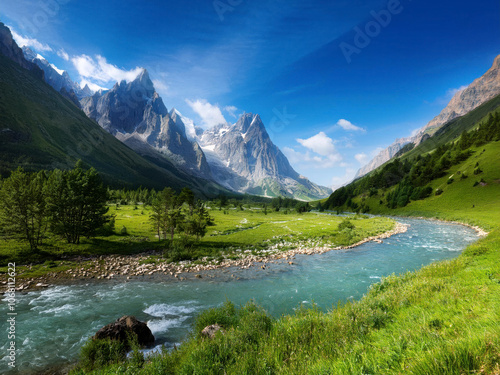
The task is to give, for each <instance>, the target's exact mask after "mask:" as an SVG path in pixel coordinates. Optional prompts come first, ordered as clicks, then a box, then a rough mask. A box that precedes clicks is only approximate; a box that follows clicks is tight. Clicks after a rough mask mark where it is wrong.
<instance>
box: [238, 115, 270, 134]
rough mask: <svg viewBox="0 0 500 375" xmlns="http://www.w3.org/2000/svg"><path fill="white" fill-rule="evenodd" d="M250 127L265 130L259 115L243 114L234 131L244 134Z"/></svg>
mask: <svg viewBox="0 0 500 375" xmlns="http://www.w3.org/2000/svg"><path fill="white" fill-rule="evenodd" d="M251 126H258V127H259V128H263V129H264V130H265V127H264V124H263V122H262V120H261V118H260V116H259V115H257V114H256V115H254V114H253V113H245V114H243V115H241V117H240V118H239V119H238V121H237V122H236V124H235V127H236V129H238V131H241V132H242V133H246V132H247V131H248V129H249V128H250V127H251Z"/></svg>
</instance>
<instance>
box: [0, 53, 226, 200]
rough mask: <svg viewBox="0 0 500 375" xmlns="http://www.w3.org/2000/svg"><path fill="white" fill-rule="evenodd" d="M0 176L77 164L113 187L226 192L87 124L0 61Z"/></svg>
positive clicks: (31, 77)
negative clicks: (88, 167)
mask: <svg viewBox="0 0 500 375" xmlns="http://www.w3.org/2000/svg"><path fill="white" fill-rule="evenodd" d="M0 134H1V136H0V175H2V176H6V175H8V174H9V173H10V171H11V170H13V169H16V168H17V167H19V166H22V167H23V168H25V169H26V170H40V169H54V168H61V169H66V168H70V167H72V166H73V165H74V164H75V162H76V161H77V160H78V159H81V160H82V161H84V162H85V163H87V164H89V165H91V166H93V167H95V168H96V169H97V170H98V171H99V172H100V173H101V175H102V177H103V179H104V181H105V182H106V183H108V184H109V185H111V186H114V187H119V188H122V187H131V188H133V187H139V186H141V185H142V186H145V187H150V188H162V187H165V186H171V187H173V188H175V189H181V188H182V187H184V186H188V187H191V188H192V189H193V190H194V191H196V192H197V193H198V194H199V195H203V196H215V195H217V194H219V192H220V191H225V189H222V188H221V187H220V186H218V185H216V184H215V183H211V182H208V181H205V180H202V179H197V178H194V177H192V176H189V175H188V174H186V173H184V172H182V171H179V170H178V169H177V168H176V167H175V166H174V165H173V164H172V163H171V162H169V161H168V160H167V159H164V158H163V159H155V160H154V161H153V162H152V161H149V160H146V159H145V158H143V157H141V156H139V155H138V154H137V153H135V152H134V151H133V150H132V149H130V148H129V147H127V146H125V145H124V144H123V143H121V142H120V141H118V140H117V139H116V138H115V137H113V136H112V135H111V134H109V133H107V132H106V131H104V130H103V129H102V128H101V127H100V126H99V125H98V124H96V123H95V122H93V121H91V120H90V119H88V118H87V117H86V116H85V114H84V113H83V112H82V111H81V110H80V109H78V108H77V107H76V106H75V105H74V104H73V103H72V102H70V101H69V100H67V99H65V98H64V97H63V96H61V95H60V94H59V93H57V92H56V91H55V90H54V89H53V88H52V87H50V86H49V85H48V84H46V83H45V82H43V81H42V80H40V79H39V78H37V77H35V76H34V75H33V74H32V73H31V72H29V71H27V70H25V69H23V68H22V67H20V66H19V65H17V64H16V63H14V62H12V61H11V60H9V59H8V58H6V57H5V56H3V55H0Z"/></svg>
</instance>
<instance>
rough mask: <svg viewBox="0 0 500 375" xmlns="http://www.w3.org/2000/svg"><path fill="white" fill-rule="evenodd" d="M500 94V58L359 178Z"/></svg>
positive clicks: (387, 150)
mask: <svg viewBox="0 0 500 375" xmlns="http://www.w3.org/2000/svg"><path fill="white" fill-rule="evenodd" d="M499 94H500V55H499V56H497V57H496V58H495V61H494V62H493V66H492V67H491V68H490V69H489V70H488V71H487V72H486V73H485V74H484V75H483V76H481V77H480V78H478V79H476V80H475V81H474V82H472V83H471V84H470V85H469V86H468V87H467V88H465V89H462V90H460V91H458V92H457V93H456V94H455V95H454V96H453V98H452V99H451V100H450V102H449V103H448V105H447V106H446V107H445V108H444V109H443V110H442V111H441V113H440V114H439V115H438V116H436V117H435V118H434V119H432V121H430V122H429V123H428V124H427V125H426V126H424V127H423V128H422V129H420V131H418V132H417V134H415V135H414V136H412V137H408V138H402V139H397V140H396V141H395V142H394V143H392V144H391V145H390V146H389V147H387V148H386V149H384V150H382V151H381V152H380V153H379V154H378V155H377V156H375V158H373V159H372V160H371V161H370V162H369V163H368V164H367V165H365V166H364V167H362V168H361V169H359V171H358V172H357V174H356V177H355V178H359V177H362V176H364V175H366V174H367V173H370V172H371V171H373V170H375V169H377V168H378V167H380V166H381V165H382V164H384V163H386V162H387V161H389V160H390V159H392V158H393V157H394V156H396V155H397V153H398V152H399V151H400V150H401V149H402V148H403V147H404V146H406V145H408V144H413V146H418V145H419V144H421V143H422V142H423V141H425V140H426V139H428V138H429V137H431V136H432V135H434V134H435V133H436V132H437V131H438V130H439V129H440V128H441V127H443V126H444V125H445V124H447V123H449V122H450V121H452V120H454V119H456V118H458V117H460V116H463V115H465V114H467V113H469V112H470V111H472V110H474V109H475V108H477V107H479V106H480V105H481V104H483V103H486V102H487V101H489V100H491V99H493V98H494V97H496V96H498V95H499Z"/></svg>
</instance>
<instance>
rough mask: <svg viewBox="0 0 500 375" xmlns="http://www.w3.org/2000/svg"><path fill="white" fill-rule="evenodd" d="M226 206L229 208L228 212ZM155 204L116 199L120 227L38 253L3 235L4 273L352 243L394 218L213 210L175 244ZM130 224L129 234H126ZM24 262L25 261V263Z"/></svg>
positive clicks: (50, 241)
mask: <svg viewBox="0 0 500 375" xmlns="http://www.w3.org/2000/svg"><path fill="white" fill-rule="evenodd" d="M224 212H226V213H227V214H225V213H224ZM150 213H151V211H150V208H149V207H144V206H142V205H137V206H134V205H130V206H122V205H120V206H119V207H117V206H116V205H111V206H110V210H109V214H111V215H116V219H115V233H114V234H112V235H107V236H98V237H96V238H94V239H85V238H83V239H82V240H81V244H79V245H74V244H67V243H66V242H65V241H64V240H62V239H60V238H57V237H51V238H47V239H46V240H45V244H44V245H43V246H42V247H41V249H40V251H39V253H37V254H33V253H32V252H31V251H30V249H29V245H28V244H27V243H22V242H19V241H17V240H14V239H10V240H5V239H3V240H1V239H0V262H1V263H0V264H1V265H2V266H4V267H0V274H1V273H5V272H6V271H7V268H6V267H5V266H6V265H7V263H8V262H16V263H17V265H18V267H17V271H18V277H19V278H21V279H22V278H33V277H40V276H44V275H47V274H51V275H52V274H61V275H62V274H63V272H64V271H66V270H68V269H70V268H72V266H75V265H77V264H79V265H80V266H81V267H85V265H86V263H85V262H83V263H82V262H81V261H79V259H80V258H85V257H90V256H98V255H132V254H139V253H144V252H149V251H155V252H156V253H157V254H158V255H151V256H150V258H149V259H148V260H147V261H148V262H151V263H159V262H172V261H175V262H176V261H180V260H192V261H194V262H197V264H200V263H204V262H206V261H208V260H211V259H220V260H222V259H224V258H230V259H237V258H241V257H244V256H246V255H247V254H248V253H252V254H253V255H261V256H265V255H266V250H267V249H269V248H271V247H274V251H285V250H288V249H291V248H295V247H298V246H304V247H309V248H310V247H314V246H324V245H327V246H331V247H336V246H346V245H351V244H353V243H356V242H358V241H361V240H362V239H364V238H366V237H370V236H374V235H377V234H380V233H383V232H387V231H389V230H391V229H392V228H393V227H394V221H393V220H391V219H387V218H382V217H377V218H367V217H366V216H362V215H358V216H353V217H352V218H351V221H352V223H353V224H354V225H355V228H354V229H353V230H350V231H339V230H338V225H339V223H340V222H341V221H342V220H343V218H341V217H337V216H332V215H327V214H319V213H305V214H297V213H289V214H285V213H284V212H268V213H267V215H265V214H264V213H263V211H262V209H260V208H255V209H245V210H243V211H240V210H239V209H230V210H225V211H219V210H218V209H214V210H210V215H211V216H212V217H213V218H214V220H215V225H214V226H210V227H208V232H207V235H206V236H205V237H204V238H203V239H202V240H201V241H200V242H198V243H197V242H194V243H192V242H191V243H188V244H187V245H186V246H185V245H184V244H183V243H182V241H181V239H180V238H176V244H175V246H171V245H170V241H161V242H160V241H158V239H157V238H156V237H155V234H154V231H153V230H152V228H151V224H150V221H149V215H150ZM123 228H126V232H127V235H121V234H119V233H121V231H122V229H123ZM22 265H24V266H22Z"/></svg>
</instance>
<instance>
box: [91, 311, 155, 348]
mask: <svg viewBox="0 0 500 375" xmlns="http://www.w3.org/2000/svg"><path fill="white" fill-rule="evenodd" d="M130 334H136V335H137V342H138V344H139V345H141V346H152V345H153V344H154V342H155V337H154V336H153V333H152V332H151V330H150V329H149V327H148V326H147V324H146V323H143V322H141V321H139V320H137V319H136V318H135V317H134V316H123V317H121V318H120V319H118V320H117V321H115V322H113V323H111V324H108V325H106V326H104V327H102V328H101V329H100V330H99V331H97V333H96V334H95V335H94V336H93V337H92V339H94V340H105V339H111V340H117V341H121V342H124V343H125V344H127V345H128V336H129V335H130Z"/></svg>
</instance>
